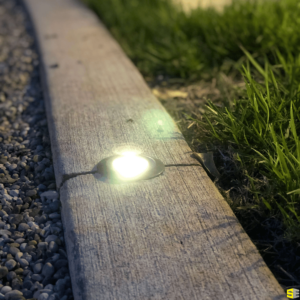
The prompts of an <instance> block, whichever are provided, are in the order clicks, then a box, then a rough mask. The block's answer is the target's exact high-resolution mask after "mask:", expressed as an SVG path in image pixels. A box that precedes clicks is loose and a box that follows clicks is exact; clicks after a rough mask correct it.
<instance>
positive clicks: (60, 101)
mask: <svg viewBox="0 0 300 300" xmlns="http://www.w3.org/2000/svg"><path fill="white" fill-rule="evenodd" d="M24 2H25V4H26V7H27V8H28V11H29V13H30V16H31V18H32V20H33V23H34V27H35V31H36V36H37V40H38V44H39V49H40V55H41V58H42V61H41V65H42V69H41V72H42V78H43V88H44V91H45V93H44V94H45V99H46V108H47V119H48V124H49V131H50V137H51V146H52V152H53V159H54V168H55V174H56V181H57V186H61V184H62V183H63V179H64V177H66V175H67V176H69V177H70V176H71V175H74V174H82V173H84V172H90V171H91V170H95V167H96V164H97V163H98V162H99V161H100V160H101V159H103V158H105V157H107V156H110V155H111V154H112V149H113V148H114V147H116V146H118V145H120V144H123V143H134V144H137V145H139V146H141V147H142V148H143V150H144V154H147V155H150V156H153V157H156V158H158V159H160V160H162V161H163V162H164V164H167V165H171V164H175V165H178V164H194V163H197V161H196V160H195V159H193V158H191V156H190V155H191V153H192V151H191V149H190V148H189V147H188V145H187V143H186V142H185V140H184V138H183V136H182V134H181V133H180V131H179V130H178V128H177V126H176V124H175V123H174V121H173V120H172V119H171V117H170V116H169V115H168V114H167V112H166V111H165V109H164V108H163V106H162V105H161V104H160V103H159V102H158V101H157V99H156V98H155V97H154V96H153V95H152V94H151V92H150V90H149V89H148V87H147V85H146V83H145V82H144V80H143V78H142V77H141V75H140V74H139V72H138V71H137V70H136V68H135V67H134V66H133V64H132V63H131V62H130V61H129V59H128V58H127V57H126V56H125V54H124V53H123V52H122V50H121V49H120V47H119V45H118V44H117V43H116V42H115V41H114V40H113V39H112V37H111V36H110V34H109V33H108V32H107V30H106V29H105V28H104V26H103V25H102V24H101V23H100V21H99V20H98V18H97V17H96V16H95V15H94V14H93V13H92V12H90V11H89V10H88V9H86V8H85V7H84V6H83V5H82V4H80V2H77V1H75V0H51V1H49V0H24ZM129 119H132V120H133V122H127V121H128V120H129ZM160 124H162V125H160ZM60 200H61V202H62V218H63V225H64V232H65V242H66V246H67V252H68V260H69V266H70V271H71V279H72V287H73V292H74V297H75V300H99V299H105V300H106V299H109V300H110V299H122V300H123V299H128V300H129V299H130V300H131V299H137V300H140V299H166V300H170V299H176V300H177V299H184V300H185V299H187V300H189V299H238V300H240V299H249V300H250V299H251V300H252V299H259V300H261V299H273V300H277V299H285V295H284V291H283V290H282V288H281V287H280V285H279V284H278V282H277V281H276V279H275V278H274V277H273V275H272V274H271V272H270V270H269V269H268V268H267V266H266V265H265V263H264V262H263V260H262V258H261V256H260V255H259V253H258V252H257V249H256V248H255V246H254V245H253V243H252V242H251V241H250V239H249V237H248V236H247V234H246V233H245V232H244V231H243V229H242V228H241V226H240V224H239V222H238V221H237V219H236V218H235V216H234V214H233V212H232V211H231V209H230V207H229V206H228V204H227V203H226V202H225V201H224V199H223V198H222V197H221V195H220V194H219V192H218V191H217V189H216V187H215V186H214V184H213V183H212V182H211V180H210V179H209V177H208V176H207V175H206V173H205V171H204V170H203V168H202V167H201V166H197V167H192V166H186V167H178V166H177V167H176V166H175V167H167V168H166V171H165V173H164V174H163V175H162V176H159V177H157V178H153V179H151V180H149V181H141V182H136V183H131V184H121V185H109V184H107V183H104V182H102V181H100V180H99V178H98V177H97V175H92V174H89V175H79V176H77V177H75V178H72V179H68V180H66V181H65V182H64V184H63V185H62V187H61V189H60Z"/></svg>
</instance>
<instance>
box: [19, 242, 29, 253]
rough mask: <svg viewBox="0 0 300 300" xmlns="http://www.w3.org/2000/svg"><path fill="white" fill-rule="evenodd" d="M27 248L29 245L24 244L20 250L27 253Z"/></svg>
mask: <svg viewBox="0 0 300 300" xmlns="http://www.w3.org/2000/svg"><path fill="white" fill-rule="evenodd" d="M26 247H27V243H22V244H21V246H20V250H21V251H22V252H25V249H26Z"/></svg>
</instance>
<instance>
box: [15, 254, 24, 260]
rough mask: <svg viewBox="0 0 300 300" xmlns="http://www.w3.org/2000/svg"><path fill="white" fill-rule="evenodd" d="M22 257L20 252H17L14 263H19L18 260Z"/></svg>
mask: <svg viewBox="0 0 300 300" xmlns="http://www.w3.org/2000/svg"><path fill="white" fill-rule="evenodd" d="M22 256H23V253H22V252H18V253H17V254H16V255H15V259H16V261H19V260H20V259H21V257H22Z"/></svg>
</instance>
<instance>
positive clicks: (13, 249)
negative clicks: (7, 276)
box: [8, 247, 20, 256]
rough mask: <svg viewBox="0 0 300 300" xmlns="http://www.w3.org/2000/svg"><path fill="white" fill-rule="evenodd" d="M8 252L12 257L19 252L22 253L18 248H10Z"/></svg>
mask: <svg viewBox="0 0 300 300" xmlns="http://www.w3.org/2000/svg"><path fill="white" fill-rule="evenodd" d="M8 252H9V253H10V254H11V255H13V256H15V255H16V254H17V253H18V252H20V250H19V249H18V248H16V247H9V249H8Z"/></svg>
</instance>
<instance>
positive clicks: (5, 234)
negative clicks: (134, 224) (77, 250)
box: [0, 0, 73, 300]
mask: <svg viewBox="0 0 300 300" xmlns="http://www.w3.org/2000/svg"><path fill="white" fill-rule="evenodd" d="M38 65H39V60H38V55H37V51H36V47H35V44H34V39H33V35H32V29H31V24H30V23H29V20H28V16H27V15H26V14H25V12H24V9H23V7H22V6H21V4H20V3H19V1H18V0H0V201H1V205H0V209H1V210H0V258H1V266H0V300H2V299H6V300H13V299H14V300H19V299H37V300H46V299H48V300H58V299H59V300H69V299H73V295H72V288H71V280H70V276H69V269H68V261H67V257H66V250H65V244H64V238H63V227H62V222H61V215H60V201H59V195H58V193H57V192H56V186H55V178H54V171H53V165H52V155H51V148H50V140H49V134H48V128H47V120H46V115H45V109H44V102H43V95H42V91H41V85H40V78H39V69H38Z"/></svg>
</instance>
